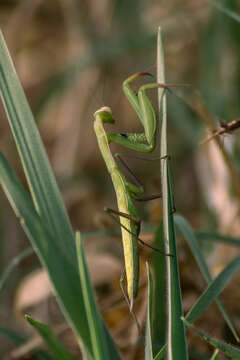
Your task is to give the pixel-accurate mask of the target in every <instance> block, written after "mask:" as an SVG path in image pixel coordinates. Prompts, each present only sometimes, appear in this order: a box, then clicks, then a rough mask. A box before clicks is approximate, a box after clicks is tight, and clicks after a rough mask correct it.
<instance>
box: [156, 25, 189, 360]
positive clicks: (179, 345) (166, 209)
mask: <svg viewBox="0 0 240 360" xmlns="http://www.w3.org/2000/svg"><path fill="white" fill-rule="evenodd" d="M157 67H158V78H157V81H158V83H165V75H164V56H163V44H162V38H161V29H160V28H159V33H158V65H157ZM166 106H167V104H166V95H164V94H163V91H162V89H159V109H160V114H161V115H162V116H161V118H162V126H161V154H160V156H166V155H168V152H167V114H166V110H167V109H166ZM161 183H162V203H163V229H164V241H165V249H166V253H171V254H172V255H173V257H170V256H169V257H167V258H166V264H167V298H168V330H167V344H168V359H174V360H178V359H179V360H184V359H187V358H188V355H187V346H186V336H185V327H184V324H183V322H182V321H181V316H182V313H183V310H182V300H181V289H180V279H179V271H178V262H177V253H176V239H175V230H174V222H173V216H172V209H173V204H172V194H171V186H170V180H169V173H168V159H164V160H161Z"/></svg>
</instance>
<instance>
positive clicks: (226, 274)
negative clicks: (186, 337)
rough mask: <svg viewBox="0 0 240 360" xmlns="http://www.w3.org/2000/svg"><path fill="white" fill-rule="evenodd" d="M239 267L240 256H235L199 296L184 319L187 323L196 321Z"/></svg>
mask: <svg viewBox="0 0 240 360" xmlns="http://www.w3.org/2000/svg"><path fill="white" fill-rule="evenodd" d="M239 267H240V256H237V257H236V258H235V259H234V260H233V261H231V262H230V264H228V265H227V266H226V267H225V268H224V270H223V271H221V273H220V274H219V275H218V276H217V277H216V278H215V279H214V280H213V281H212V282H211V283H210V284H209V285H208V287H207V289H206V290H205V291H204V293H203V294H202V295H201V296H200V298H199V299H198V300H197V302H196V303H195V304H194V306H193V307H192V308H191V310H190V311H189V312H188V314H187V315H186V317H185V319H186V320H187V321H188V322H189V323H193V322H194V321H196V320H197V319H198V318H199V316H200V315H201V314H202V313H203V312H204V311H205V310H206V309H207V307H208V306H209V305H210V304H211V303H212V302H213V301H214V300H216V298H217V297H218V295H219V294H220V293H221V292H222V290H223V289H224V288H225V287H226V286H227V284H228V282H229V281H230V280H231V278H232V277H233V275H234V274H235V272H236V271H237V270H238V269H239Z"/></svg>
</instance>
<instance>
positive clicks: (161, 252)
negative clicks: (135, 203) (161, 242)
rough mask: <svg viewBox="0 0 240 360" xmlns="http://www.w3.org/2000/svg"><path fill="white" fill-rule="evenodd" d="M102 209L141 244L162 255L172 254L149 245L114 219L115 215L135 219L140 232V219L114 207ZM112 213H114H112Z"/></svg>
mask: <svg viewBox="0 0 240 360" xmlns="http://www.w3.org/2000/svg"><path fill="white" fill-rule="evenodd" d="M104 211H105V212H107V213H108V214H109V216H111V218H112V219H113V220H114V221H115V222H117V223H118V225H120V226H121V227H122V228H123V229H124V230H126V231H127V232H129V233H130V234H131V235H132V236H133V237H134V238H135V239H136V240H137V241H138V242H139V243H140V244H141V245H143V246H146V247H148V248H150V249H152V250H154V251H157V252H158V253H160V254H162V255H165V256H174V255H172V254H168V253H165V252H163V251H161V250H160V249H158V248H155V247H154V246H151V245H149V244H147V243H146V242H145V241H143V240H142V239H140V238H139V237H138V235H139V233H138V235H136V234H134V233H133V232H131V231H130V230H129V229H128V228H127V227H126V226H124V225H123V224H121V222H120V221H119V220H118V219H116V217H115V215H117V216H122V217H125V218H127V219H130V220H132V221H134V220H135V221H136V224H137V223H139V232H140V225H141V220H140V219H137V218H134V217H133V216H131V215H129V214H125V213H122V212H120V211H117V210H114V209H109V208H106V207H105V208H104ZM113 214H114V215H113Z"/></svg>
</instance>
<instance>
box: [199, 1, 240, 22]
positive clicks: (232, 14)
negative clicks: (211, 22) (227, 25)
mask: <svg viewBox="0 0 240 360" xmlns="http://www.w3.org/2000/svg"><path fill="white" fill-rule="evenodd" d="M205 1H207V2H208V3H209V4H211V5H212V6H214V7H215V8H216V9H218V10H219V11H221V12H222V13H223V14H225V15H227V16H229V17H230V18H231V19H233V20H235V21H237V22H240V16H239V15H238V14H237V13H236V12H234V11H231V10H229V9H228V8H227V7H226V6H224V5H222V4H221V3H220V2H219V1H215V0H205Z"/></svg>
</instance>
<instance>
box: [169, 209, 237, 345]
mask: <svg viewBox="0 0 240 360" xmlns="http://www.w3.org/2000/svg"><path fill="white" fill-rule="evenodd" d="M174 221H175V223H176V225H177V227H178V229H179V230H180V232H181V233H182V235H183V237H184V238H185V240H186V241H187V243H188V246H189V247H190V249H191V251H192V253H193V256H194V258H195V260H196V262H197V264H198V267H199V269H200V271H201V273H202V275H203V277H204V279H205V281H206V282H207V284H209V283H210V282H211V281H212V277H211V275H210V272H209V270H208V267H207V264H206V262H205V260H204V257H203V254H202V251H201V249H200V247H199V245H198V242H197V239H196V236H195V234H194V232H193V230H192V228H191V226H190V225H189V224H188V222H187V221H186V220H185V219H184V218H183V217H182V216H181V215H175V216H174ZM215 301H216V303H217V306H218V308H219V310H220V311H221V313H222V316H223V318H224V319H225V321H226V323H227V325H228V327H229V329H230V330H231V332H232V333H233V336H234V337H235V339H236V340H237V341H239V337H238V335H237V332H236V330H235V329H234V326H233V324H232V322H231V320H230V319H229V317H228V315H227V313H226V312H225V310H224V308H223V306H222V303H221V301H220V300H219V299H216V300H215Z"/></svg>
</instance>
